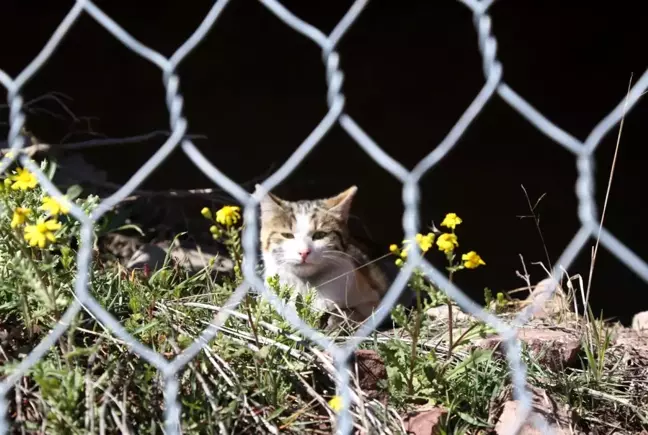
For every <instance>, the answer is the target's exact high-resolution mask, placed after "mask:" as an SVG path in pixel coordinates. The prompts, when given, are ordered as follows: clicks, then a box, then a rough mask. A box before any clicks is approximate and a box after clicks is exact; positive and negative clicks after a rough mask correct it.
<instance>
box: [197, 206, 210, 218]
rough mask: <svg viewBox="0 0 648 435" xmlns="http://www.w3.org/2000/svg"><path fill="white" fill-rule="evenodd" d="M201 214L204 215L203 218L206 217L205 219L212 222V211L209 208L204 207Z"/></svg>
mask: <svg viewBox="0 0 648 435" xmlns="http://www.w3.org/2000/svg"><path fill="white" fill-rule="evenodd" d="M200 214H201V215H203V217H204V218H205V219H209V220H211V218H212V212H211V210H210V209H209V208H207V207H203V209H202V210H200Z"/></svg>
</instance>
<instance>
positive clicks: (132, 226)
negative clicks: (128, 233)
mask: <svg viewBox="0 0 648 435" xmlns="http://www.w3.org/2000/svg"><path fill="white" fill-rule="evenodd" d="M124 230H135V231H137V232H138V233H139V234H140V236H145V234H144V231H142V229H141V228H140V227H138V226H137V225H135V224H125V225H122V226H120V227H117V228H115V229H114V230H113V231H115V232H117V231H124Z"/></svg>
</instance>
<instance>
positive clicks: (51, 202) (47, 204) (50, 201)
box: [39, 196, 70, 216]
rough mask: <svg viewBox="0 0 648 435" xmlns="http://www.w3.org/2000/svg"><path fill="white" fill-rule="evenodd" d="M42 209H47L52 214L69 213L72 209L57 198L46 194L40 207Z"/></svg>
mask: <svg viewBox="0 0 648 435" xmlns="http://www.w3.org/2000/svg"><path fill="white" fill-rule="evenodd" d="M39 209H40V210H45V211H46V212H49V214H51V215H52V216H56V215H58V214H59V213H63V214H68V213H69V212H70V209H69V208H68V206H66V205H65V204H63V203H61V202H59V201H58V200H57V199H56V198H52V197H51V196H46V197H44V198H43V205H41V206H40V207H39Z"/></svg>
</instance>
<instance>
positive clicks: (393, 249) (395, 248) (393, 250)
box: [389, 244, 398, 254]
mask: <svg viewBox="0 0 648 435" xmlns="http://www.w3.org/2000/svg"><path fill="white" fill-rule="evenodd" d="M389 252H391V253H392V254H398V245H396V244H391V245H389Z"/></svg>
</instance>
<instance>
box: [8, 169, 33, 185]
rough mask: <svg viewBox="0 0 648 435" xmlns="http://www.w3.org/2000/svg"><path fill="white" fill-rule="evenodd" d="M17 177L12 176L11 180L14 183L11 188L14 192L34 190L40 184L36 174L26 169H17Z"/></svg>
mask: <svg viewBox="0 0 648 435" xmlns="http://www.w3.org/2000/svg"><path fill="white" fill-rule="evenodd" d="M16 172H17V174H16V175H12V176H11V179H12V180H13V181H14V183H13V184H12V186H11V188H12V189H13V190H18V189H20V190H27V189H33V188H34V187H36V185H37V184H38V179H37V178H36V176H35V175H34V174H32V173H31V172H29V171H28V170H27V169H25V168H16Z"/></svg>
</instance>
